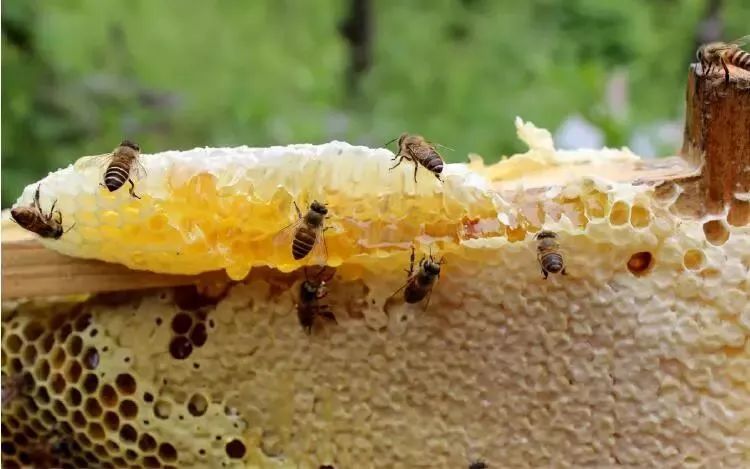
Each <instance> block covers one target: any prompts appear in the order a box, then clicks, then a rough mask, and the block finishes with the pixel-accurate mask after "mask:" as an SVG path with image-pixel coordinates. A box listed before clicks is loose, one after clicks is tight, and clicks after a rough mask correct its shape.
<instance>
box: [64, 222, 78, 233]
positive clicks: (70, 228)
mask: <svg viewBox="0 0 750 469" xmlns="http://www.w3.org/2000/svg"><path fill="white" fill-rule="evenodd" d="M74 226H76V222H73V224H72V225H70V226H69V227H68V229H67V230H65V231H64V232H63V234H65V233H67V232H68V231H70V230H72V229H73V227H74Z"/></svg>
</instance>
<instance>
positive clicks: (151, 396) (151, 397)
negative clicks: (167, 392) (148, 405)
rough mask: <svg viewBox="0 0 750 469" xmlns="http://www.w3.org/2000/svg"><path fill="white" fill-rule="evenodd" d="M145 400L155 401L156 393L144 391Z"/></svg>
mask: <svg viewBox="0 0 750 469" xmlns="http://www.w3.org/2000/svg"><path fill="white" fill-rule="evenodd" d="M143 400H144V401H145V402H154V395H153V394H151V393H150V392H144V393H143Z"/></svg>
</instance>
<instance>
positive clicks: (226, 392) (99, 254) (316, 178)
mask: <svg viewBox="0 0 750 469" xmlns="http://www.w3.org/2000/svg"><path fill="white" fill-rule="evenodd" d="M518 132H519V135H520V136H521V138H522V139H524V140H525V141H526V142H527V143H528V144H529V147H530V149H529V151H528V152H526V153H524V154H521V155H516V156H513V157H512V158H509V159H507V160H504V161H502V162H500V163H498V164H496V165H491V166H485V165H484V164H483V163H482V162H481V161H480V160H478V159H476V158H473V159H472V160H471V161H470V162H469V163H467V164H451V165H447V166H446V170H445V175H446V177H445V183H444V184H442V185H441V184H440V183H439V182H438V181H436V180H435V179H434V178H433V177H431V176H430V175H429V174H425V171H422V172H421V173H422V175H421V176H420V177H419V179H418V183H417V184H416V185H415V184H414V181H413V179H412V171H411V169H410V168H408V167H403V168H402V167H399V168H397V169H396V170H394V171H392V172H390V173H389V172H388V171H387V167H388V164H389V162H390V157H391V156H392V154H390V153H388V152H386V151H385V150H370V149H365V148H362V147H352V146H349V145H346V144H343V143H336V142H334V143H330V144H326V145H320V146H312V145H295V146H291V147H284V148H281V147H277V148H270V149H248V148H240V149H195V150H191V151H187V152H166V153H161V154H158V155H147V156H145V157H144V164H145V166H146V168H147V170H148V176H147V178H146V179H144V180H142V181H139V182H137V183H136V185H137V188H138V189H139V194H140V195H142V196H143V199H142V200H135V199H131V198H130V197H129V196H128V194H127V191H121V192H119V191H118V192H115V193H112V194H110V193H108V192H106V191H103V190H101V189H99V188H98V187H97V180H96V175H95V174H93V173H91V174H89V173H87V172H80V171H78V170H77V169H76V168H75V166H71V167H68V168H66V169H63V170H61V171H58V172H57V173H53V174H51V175H49V176H48V177H47V178H46V179H45V180H43V181H42V183H43V186H42V205H43V206H47V205H46V204H48V203H50V200H52V199H55V198H57V199H58V206H59V207H60V209H61V210H62V212H63V221H64V223H65V224H66V226H67V225H68V223H73V222H75V223H76V225H75V227H74V229H73V230H71V231H70V232H69V233H67V234H66V235H65V236H63V237H62V238H61V239H60V240H59V241H45V243H46V244H47V245H48V246H49V247H51V248H53V249H57V250H59V251H61V252H64V253H67V254H70V255H76V256H82V257H95V258H100V259H104V260H109V261H114V262H122V263H124V264H126V265H128V266H130V267H133V268H141V269H149V270H155V271H161V272H174V273H197V272H202V271H208V270H217V269H226V271H227V273H228V274H229V276H230V277H231V278H233V279H235V281H233V282H231V283H229V284H227V285H226V288H209V289H207V288H203V287H180V288H175V289H163V290H151V291H143V292H130V293H128V294H108V295H98V296H95V297H92V298H89V299H86V300H83V301H79V300H76V301H68V302H66V301H59V300H58V301H54V302H39V301H36V302H30V301H20V302H17V303H13V304H4V305H3V327H2V369H3V374H4V376H3V383H4V386H5V385H6V383H8V386H10V385H13V384H16V386H17V387H18V388H19V390H18V392H16V393H14V396H12V398H9V399H6V391H5V388H4V391H3V400H4V402H3V412H2V457H3V467H18V466H20V465H29V464H33V463H34V460H35V458H39V457H41V456H40V455H41V454H43V453H48V454H45V455H46V456H47V457H48V458H52V459H54V460H55V464H59V465H61V466H62V467H259V468H264V467H270V468H273V467H277V468H282V467H283V468H286V467H289V468H296V467H299V468H318V467H321V466H325V465H330V466H332V467H335V468H337V469H342V468H344V469H346V468H354V467H357V468H369V467H373V468H401V467H403V468H411V467H430V468H432V467H435V468H460V467H464V468H465V467H468V466H469V464H471V462H472V461H477V460H482V461H485V462H486V463H487V464H488V466H489V467H492V468H496V467H513V468H517V467H533V468H535V467H613V466H629V467H732V468H734V467H737V468H739V467H747V466H748V465H750V342H749V341H748V335H750V301H749V300H750V298H749V297H750V274H749V270H750V228H748V227H747V226H735V225H733V224H731V223H729V222H728V221H727V220H726V216H724V215H721V214H719V215H711V216H706V217H702V218H696V217H689V216H686V215H684V214H683V213H682V212H681V211H680V210H678V207H679V200H680V197H681V196H682V189H681V188H680V187H679V186H677V185H670V184H667V185H661V186H654V185H651V184H631V183H630V182H623V181H620V180H617V179H616V178H615V177H608V176H607V177H604V176H602V174H607V172H608V171H609V172H616V171H615V170H613V169H612V168H613V167H617V165H630V164H638V160H637V157H635V156H634V155H632V154H630V153H629V152H627V151H626V150H602V151H599V152H597V151H581V152H561V151H556V150H555V149H554V148H553V147H552V144H551V139H550V138H549V134H548V133H546V132H545V131H543V130H542V129H537V128H535V127H533V126H532V125H530V124H528V123H523V122H520V121H519V123H518ZM292 162H293V163H292ZM582 168H588V169H586V171H592V170H591V168H600V169H601V170H600V171H599V170H597V171H596V173H595V174H592V173H590V172H588V173H582V171H583V169H582ZM553 175H554V177H553ZM34 187H35V186H34V185H32V186H30V187H29V188H27V189H26V191H25V192H24V194H23V196H22V197H21V199H20V200H19V203H28V202H29V200H30V196H31V194H32V191H33V188H34ZM312 199H319V200H322V201H325V202H327V203H328V204H329V209H330V214H331V217H330V218H329V220H328V221H327V226H330V227H331V229H330V230H328V232H326V240H327V247H328V253H329V257H328V259H329V264H330V265H331V266H332V267H335V268H336V272H335V277H333V279H332V280H331V281H330V282H329V283H328V285H327V287H328V291H329V293H328V296H327V297H326V298H325V300H326V302H327V303H328V304H329V305H330V309H331V311H333V312H334V314H335V315H336V319H337V321H336V323H333V322H327V321H320V322H318V323H317V324H316V325H315V327H314V328H313V331H312V334H311V335H309V336H308V335H307V334H305V332H304V331H303V330H302V328H301V327H300V326H299V323H298V321H297V315H296V312H295V306H294V304H295V295H296V291H297V289H298V287H299V282H300V281H301V280H302V279H303V278H304V274H303V270H302V269H300V267H301V266H302V264H301V263H299V262H295V261H294V260H292V259H291V256H290V255H289V253H287V252H285V251H283V250H280V249H277V247H276V246H275V245H274V244H273V241H272V238H273V236H274V234H275V233H276V232H277V231H278V230H279V229H280V228H281V227H283V226H285V225H287V224H288V223H290V222H291V221H292V220H293V218H294V215H293V209H292V207H291V206H292V201H298V203H300V202H304V201H306V200H312ZM542 227H544V229H548V230H553V231H556V232H557V233H558V234H559V238H558V240H559V243H560V245H561V249H562V253H563V255H564V258H565V260H566V270H567V272H568V275H566V276H564V277H563V276H560V275H551V276H550V278H549V279H548V280H546V281H545V280H543V277H542V275H541V272H540V268H539V264H538V263H537V260H536V242H535V241H534V239H533V236H534V233H536V232H537V231H539V230H540V229H541V228H542ZM412 244H414V245H415V246H416V247H417V250H418V252H419V253H420V254H428V253H430V252H432V253H433V254H436V255H440V256H445V260H446V264H445V265H444V266H443V270H442V275H441V278H440V280H439V281H438V283H437V285H436V287H435V289H434V292H433V295H432V297H431V302H430V304H429V307H428V308H427V309H425V308H424V304H418V305H409V304H405V303H404V302H403V301H400V300H399V298H398V297H394V298H391V297H390V296H391V294H392V293H393V292H394V291H396V290H397V289H398V288H399V287H400V286H401V285H402V284H403V283H404V281H405V280H406V277H405V274H404V272H403V269H404V268H406V267H408V262H409V252H410V251H409V250H410V246H411V245H412ZM248 272H249V273H248ZM9 394H10V393H9Z"/></svg>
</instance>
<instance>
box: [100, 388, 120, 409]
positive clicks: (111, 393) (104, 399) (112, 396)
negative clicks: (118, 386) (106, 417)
mask: <svg viewBox="0 0 750 469" xmlns="http://www.w3.org/2000/svg"><path fill="white" fill-rule="evenodd" d="M99 400H100V401H101V403H102V404H103V405H105V406H106V407H114V406H116V405H117V400H118V397H117V391H115V388H114V387H112V385H110V384H103V385H102V387H101V389H99Z"/></svg>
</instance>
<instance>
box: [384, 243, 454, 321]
mask: <svg viewBox="0 0 750 469" xmlns="http://www.w3.org/2000/svg"><path fill="white" fill-rule="evenodd" d="M444 263H445V260H444V258H440V260H439V261H435V258H433V257H432V253H430V256H429V258H426V257H424V256H422V259H421V260H420V261H419V270H418V271H417V272H416V273H415V272H414V246H412V247H411V258H410V262H409V268H408V269H405V270H406V273H407V277H408V278H407V280H406V283H405V284H404V285H403V286H402V287H401V288H399V289H398V290H396V291H395V292H393V295H391V296H390V298H393V297H394V296H396V294H398V292H400V291H401V290H403V291H404V301H406V302H407V303H409V304H414V303H419V302H420V301H422V300H423V299H424V298H425V297H427V301H426V302H425V306H424V309H425V310H427V307H428V306H429V305H430V297H431V296H432V289H433V287H434V286H435V282H436V281H437V279H439V278H440V266H441V265H443V264H444Z"/></svg>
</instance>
